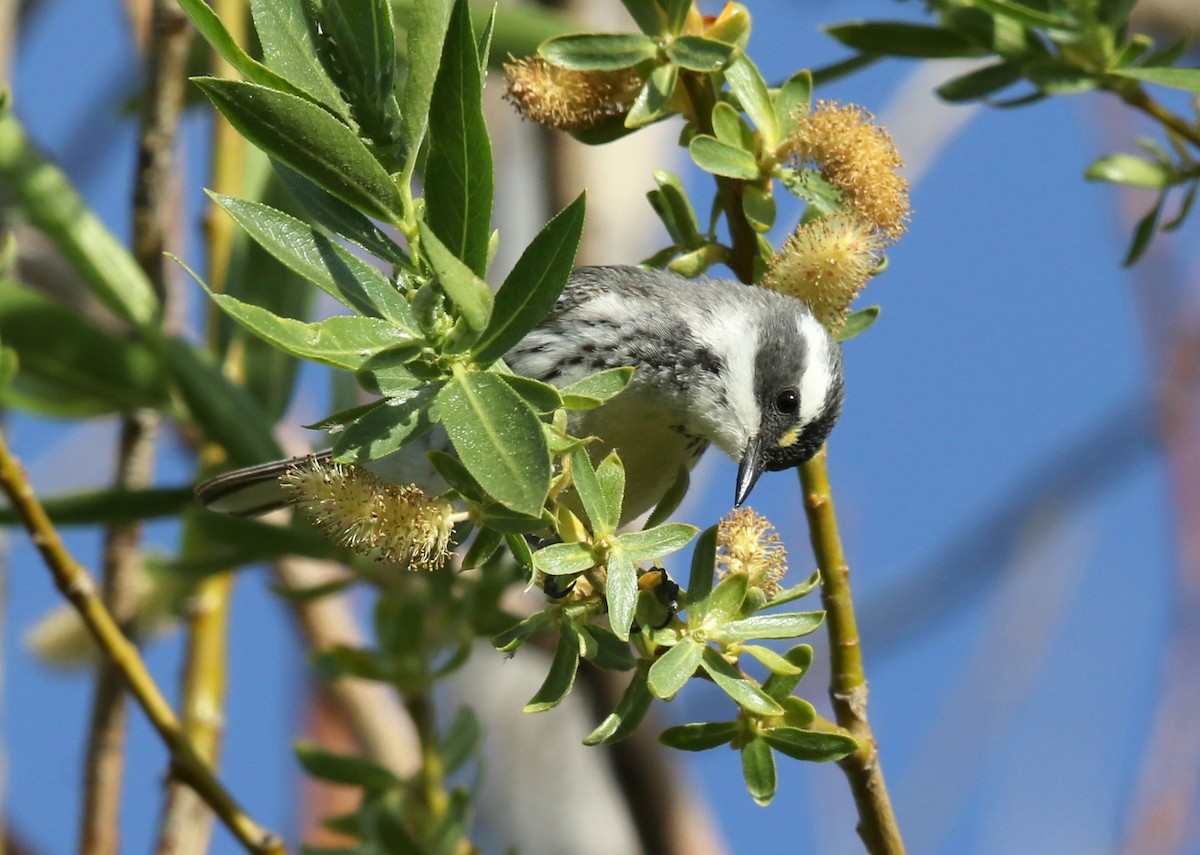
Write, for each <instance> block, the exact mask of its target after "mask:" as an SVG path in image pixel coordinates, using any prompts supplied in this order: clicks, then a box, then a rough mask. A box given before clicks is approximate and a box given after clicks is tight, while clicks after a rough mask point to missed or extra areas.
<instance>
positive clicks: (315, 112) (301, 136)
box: [194, 77, 402, 222]
mask: <svg viewBox="0 0 1200 855" xmlns="http://www.w3.org/2000/svg"><path fill="white" fill-rule="evenodd" d="M194 82H195V83H196V85H197V86H199V87H200V88H201V89H203V90H204V92H205V94H206V95H208V97H209V99H210V100H211V101H212V102H213V104H215V105H216V107H217V109H218V110H220V111H221V113H222V115H224V116H225V118H227V119H228V120H229V123H230V124H231V125H233V126H234V127H235V128H236V129H237V130H238V131H239V132H240V133H241V134H242V135H243V136H244V137H246V138H247V139H248V140H250V142H252V143H253V144H254V145H256V146H258V147H259V148H261V149H262V150H263V151H265V152H267V153H268V154H269V155H271V156H272V157H274V158H276V159H277V160H280V161H282V162H283V163H286V164H287V165H288V166H290V167H291V168H292V169H294V170H296V171H297V172H299V173H300V174H301V175H306V176H308V177H309V178H311V179H312V180H313V181H314V182H316V183H317V184H318V185H320V186H321V187H323V188H324V189H325V190H327V191H329V192H330V193H331V194H333V195H334V196H336V197H338V198H339V199H341V200H342V201H343V202H346V203H347V204H349V205H351V206H353V207H355V208H357V209H359V210H360V211H362V212H364V213H366V214H369V215H370V216H373V217H376V218H378V219H381V220H385V221H388V222H391V221H394V220H396V219H397V218H398V217H399V216H400V211H401V207H402V200H401V198H400V193H399V191H398V190H397V189H396V185H395V183H394V182H393V181H392V178H391V176H390V175H388V173H387V171H386V170H385V169H384V168H383V167H382V166H381V165H380V163H379V161H378V160H376V159H375V156H374V155H372V154H371V152H370V151H368V150H367V147H366V146H365V145H363V143H362V141H361V140H359V138H358V136H357V135H356V134H355V133H354V132H353V131H352V130H350V129H349V128H348V127H346V126H345V125H344V124H342V123H341V122H339V121H338V120H337V119H336V118H334V117H333V116H331V115H330V114H329V113H328V112H326V111H325V110H324V109H322V108H321V107H318V106H317V105H316V104H313V103H312V102H311V101H307V100H305V99H303V98H300V97H297V96H295V95H289V94H287V93H286V92H279V91H276V90H274V89H268V88H266V87H264V86H260V85H258V84H256V83H247V82H243V81H236V80H219V79H217V78H214V77H199V78H194Z"/></svg>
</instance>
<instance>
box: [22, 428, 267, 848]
mask: <svg viewBox="0 0 1200 855" xmlns="http://www.w3.org/2000/svg"><path fill="white" fill-rule="evenodd" d="M0 489H2V490H3V491H4V493H5V494H6V495H7V496H8V498H9V501H10V503H11V505H12V508H13V510H14V511H16V513H17V516H19V517H20V519H21V522H22V523H23V524H24V526H25V528H26V530H28V531H29V534H30V536H31V537H32V539H33V543H34V545H35V546H36V547H37V549H38V551H39V552H40V553H41V555H42V558H43V560H44V561H45V563H46V566H47V568H48V569H49V570H50V573H51V575H52V576H53V577H54V583H55V585H56V586H57V587H58V589H59V591H61V592H62V595H63V596H64V597H65V598H66V599H67V601H68V602H69V603H71V605H72V606H74V608H75V610H76V611H78V612H79V615H80V617H82V618H83V622H84V624H85V625H86V626H87V628H88V631H89V632H91V634H92V635H93V637H94V638H95V639H96V643H97V644H98V645H99V646H100V649H101V650H102V651H103V652H104V655H105V656H106V657H107V658H109V659H110V660H111V661H112V662H113V663H114V664H116V666H117V667H118V668H119V669H120V671H121V676H122V677H124V678H125V681H126V683H127V684H128V685H129V691H130V693H131V694H132V695H133V696H134V698H135V699H136V700H137V702H138V705H139V706H141V708H142V709H143V710H144V711H145V713H146V717H147V718H149V719H150V724H151V725H152V726H153V727H154V729H155V730H156V731H158V734H159V736H160V737H161V738H162V740H163V742H164V743H165V744H166V746H167V749H168V751H170V754H171V765H172V767H173V769H174V771H175V774H176V775H178V776H179V777H180V778H182V779H183V780H185V781H187V782H188V783H189V784H190V785H191V786H192V787H193V788H194V789H195V790H196V792H198V793H199V794H200V796H201V797H202V798H203V799H204V800H205V801H206V802H207V803H208V804H209V805H210V806H211V807H212V808H213V810H214V811H215V812H216V814H217V816H219V817H220V818H221V821H222V822H223V823H225V825H226V827H227V828H228V829H229V830H230V831H231V832H232V833H233V835H234V836H235V837H236V838H237V839H238V840H239V841H240V842H241V843H242V845H243V846H245V847H246V849H247V850H249V851H250V852H255V853H264V855H266V854H267V853H270V855H282V853H285V852H286V850H285V849H284V846H283V842H282V841H281V840H280V839H279V838H278V837H277V836H275V835H274V834H272V833H270V832H268V831H266V830H265V829H263V828H262V827H261V826H259V825H258V823H256V822H255V821H254V820H253V819H251V818H250V817H249V816H248V815H247V814H246V813H245V811H243V810H242V808H241V806H240V805H239V804H238V803H237V801H236V800H235V799H234V798H233V796H232V795H230V793H229V791H228V790H226V789H225V787H224V786H223V785H222V784H221V782H220V781H218V780H217V778H216V776H215V775H214V774H213V771H212V768H211V767H210V766H209V765H208V764H207V763H206V762H204V760H203V759H202V758H201V757H200V755H199V754H198V753H197V752H196V749H195V747H194V746H193V745H192V743H191V742H190V741H189V740H188V738H187V735H186V734H185V733H184V731H183V728H182V726H181V725H180V722H179V719H178V717H176V715H175V712H174V711H173V710H172V709H171V706H170V704H168V703H167V700H166V698H165V697H163V694H162V692H161V691H160V690H159V688H158V686H157V685H156V684H155V682H154V679H153V678H152V677H151V676H150V672H149V671H148V670H147V669H146V665H145V663H144V662H143V661H142V657H141V654H140V653H139V652H138V649H137V647H135V646H134V645H133V644H132V643H131V642H130V641H129V639H128V638H126V637H125V635H124V634H123V633H122V632H121V630H120V628H119V627H118V626H117V623H116V621H115V620H113V617H112V614H111V613H109V611H108V609H106V608H105V607H104V603H103V602H102V601H101V599H100V596H99V594H98V593H97V590H96V585H95V582H93V580H92V577H91V575H90V574H89V573H88V572H87V570H85V569H84V567H83V566H82V565H81V564H79V562H77V561H76V560H75V559H74V557H72V556H71V554H70V553H69V552H68V551H67V548H66V546H65V545H64V544H63V542H62V537H61V536H60V535H59V533H58V530H57V529H56V528H55V527H54V525H53V523H51V522H50V518H49V517H48V516H47V515H46V511H45V508H43V507H42V504H41V502H40V501H38V498H37V496H36V495H35V494H34V491H33V487H32V486H31V485H30V483H29V480H28V478H26V476H25V473H24V471H23V470H22V468H21V465H20V463H18V462H17V459H16V458H15V457H13V455H12V454H11V452H10V451H9V449H8V444H7V443H6V442H5V440H4V435H3V433H0Z"/></svg>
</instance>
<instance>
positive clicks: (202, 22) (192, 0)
mask: <svg viewBox="0 0 1200 855" xmlns="http://www.w3.org/2000/svg"><path fill="white" fill-rule="evenodd" d="M179 5H180V6H181V7H182V8H183V11H184V12H185V13H187V16H188V17H189V18H191V19H192V23H193V24H195V25H196V29H197V30H198V31H199V32H200V35H202V36H204V40H205V41H206V42H208V44H209V46H210V47H211V48H212V49H213V50H215V51H216V52H217V53H218V54H219V55H220V57H221V58H222V59H223V60H225V61H226V62H228V63H229V64H230V65H232V66H233V67H234V68H235V69H236V70H237V71H238V72H239V73H240V74H241V75H242V76H243V77H245V78H246V79H247V80H251V81H253V82H255V83H259V84H262V85H263V86H269V87H270V88H272V89H278V90H279V91H281V92H291V93H292V94H293V95H301V94H305V93H304V92H303V90H301V89H298V88H297V87H296V86H294V85H292V83H291V82H289V81H288V80H287V79H286V78H284V77H282V76H281V75H279V74H277V73H276V72H274V71H272V70H271V69H269V68H267V67H266V66H265V65H263V64H262V63H260V62H257V61H256V60H254V59H252V58H251V57H250V56H249V55H248V54H247V53H246V52H245V51H244V50H242V49H241V47H239V46H238V44H237V42H235V41H234V40H233V36H231V35H230V34H229V31H228V30H227V29H225V24H224V23H222V21H221V19H220V18H219V17H217V13H216V12H214V11H213V10H212V7H211V6H209V5H208V3H206V2H205V0H179Z"/></svg>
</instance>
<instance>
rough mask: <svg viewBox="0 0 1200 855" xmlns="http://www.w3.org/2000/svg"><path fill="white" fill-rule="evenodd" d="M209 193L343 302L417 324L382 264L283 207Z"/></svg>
mask: <svg viewBox="0 0 1200 855" xmlns="http://www.w3.org/2000/svg"><path fill="white" fill-rule="evenodd" d="M210 195H211V197H212V199H213V201H215V202H216V203H217V204H218V205H220V206H221V207H222V208H224V209H225V211H226V212H227V213H228V214H229V216H231V217H233V219H234V220H235V221H236V222H237V224H238V225H239V226H241V227H242V228H243V229H245V230H246V233H247V234H249V235H250V237H252V238H253V239H254V240H255V241H256V242H257V243H258V244H259V245H260V246H261V247H262V248H263V249H265V250H266V251H267V252H269V253H270V254H271V255H273V256H274V257H275V258H276V259H278V260H279V261H280V263H282V264H283V265H284V266H285V267H287V268H288V269H289V270H292V271H294V272H296V273H298V274H299V275H301V276H303V277H304V278H305V279H307V280H308V281H309V282H312V283H313V284H314V285H316V286H317V287H318V288H320V289H321V290H322V291H324V292H325V293H326V294H328V295H329V296H331V297H333V298H334V299H335V300H337V301H338V302H339V303H341V304H342V305H344V306H346V307H348V308H350V309H353V310H354V311H355V312H358V313H359V314H360V315H374V316H376V317H381V318H389V319H391V320H393V321H395V322H397V323H398V324H401V325H402V326H405V327H408V328H410V329H414V328H415V327H416V321H415V320H414V319H413V316H412V311H411V310H410V309H409V307H408V301H407V300H405V299H404V295H402V294H401V293H400V292H399V291H397V290H396V287H395V286H394V285H393V284H392V283H391V282H390V281H388V278H387V276H385V275H384V274H383V271H381V270H380V269H379V268H377V267H374V266H372V265H370V264H368V263H367V262H365V261H363V260H362V259H361V258H358V257H357V256H355V255H354V254H353V253H352V252H349V251H348V250H346V249H345V248H343V247H341V246H339V245H338V244H337V242H336V241H332V240H330V239H329V238H328V237H326V236H325V235H323V234H322V233H321V232H319V231H317V230H316V229H314V228H313V227H312V226H310V225H308V224H307V223H302V222H301V221H300V220H297V219H296V218H294V217H290V216H288V215H287V214H285V213H283V212H282V211H277V210H275V209H274V208H271V207H269V206H267V205H264V204H262V203H261V202H252V201H250V200H248V199H234V198H233V197H231V196H222V195H220V194H218V193H212V194H210Z"/></svg>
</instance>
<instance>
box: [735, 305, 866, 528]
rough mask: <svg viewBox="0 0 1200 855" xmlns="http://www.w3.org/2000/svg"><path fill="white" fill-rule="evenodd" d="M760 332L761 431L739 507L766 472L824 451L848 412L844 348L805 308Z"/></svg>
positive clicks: (745, 464) (744, 471) (741, 480)
mask: <svg viewBox="0 0 1200 855" xmlns="http://www.w3.org/2000/svg"><path fill="white" fill-rule="evenodd" d="M781 308H785V309H790V311H789V310H785V311H779V312H776V313H773V314H771V315H770V316H769V317H767V318H765V319H764V320H763V321H762V322H761V324H760V326H759V329H758V343H757V349H756V352H755V359H754V400H755V402H756V403H757V405H758V413H759V415H758V429H757V431H756V432H755V433H754V434H753V435H751V436H750V437H749V439H748V440H747V442H746V445H745V448H744V449H743V450H742V455H741V463H740V466H739V467H738V477H737V488H736V491H735V493H734V504H735V506H737V505H741V504H742V502H744V501H745V500H746V498H747V497H748V496H749V495H750V491H751V489H753V487H754V484H755V482H756V481H758V476H759V475H761V474H762V473H763V472H767V471H770V472H775V471H778V470H780V469H789V468H791V467H793V466H797V465H799V464H801V463H803V462H804V461H806V460H808V459H809V458H810V457H812V456H813V455H814V454H816V453H817V450H818V449H820V447H821V445H822V443H824V442H825V438H826V437H827V436H829V432H830V431H831V430H832V429H833V425H834V423H835V422H836V421H837V418H838V414H839V413H840V412H841V408H842V393H843V376H842V351H841V347H840V346H839V345H838V344H837V342H835V341H834V340H833V338H832V337H831V336H830V335H829V333H828V332H827V331H826V329H825V327H823V326H822V325H821V324H820V322H818V321H817V320H816V319H815V318H814V317H813V316H812V315H811V314H809V313H808V312H807V311H806V310H803V309H801V308H800V307H799V305H798V304H797V305H795V306H791V307H781Z"/></svg>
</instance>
